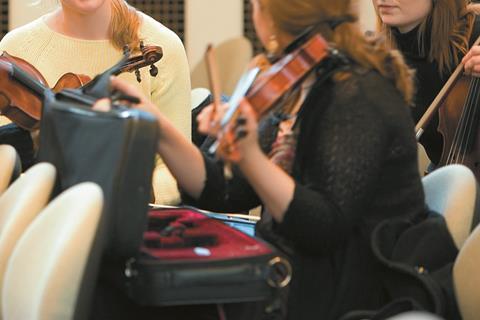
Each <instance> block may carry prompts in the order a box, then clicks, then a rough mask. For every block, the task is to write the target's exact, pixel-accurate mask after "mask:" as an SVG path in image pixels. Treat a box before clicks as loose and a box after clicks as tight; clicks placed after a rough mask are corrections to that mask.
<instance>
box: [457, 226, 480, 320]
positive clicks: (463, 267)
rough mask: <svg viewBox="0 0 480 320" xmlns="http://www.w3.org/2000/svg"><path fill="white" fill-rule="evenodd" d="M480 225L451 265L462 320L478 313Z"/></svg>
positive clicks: (479, 304) (479, 311)
mask: <svg viewBox="0 0 480 320" xmlns="http://www.w3.org/2000/svg"><path fill="white" fill-rule="evenodd" d="M479 266H480V226H478V227H477V228H475V230H474V231H473V233H472V234H471V235H470V236H469V237H468V239H467V240H466V242H465V244H464V245H463V247H462V248H461V250H460V252H459V254H458V257H457V259H456V260H455V264H454V266H453V283H454V287H455V294H456V297H457V302H458V307H459V309H460V313H461V315H462V318H463V320H475V319H478V317H479V315H480V303H479V301H480V290H479V288H480V272H479Z"/></svg>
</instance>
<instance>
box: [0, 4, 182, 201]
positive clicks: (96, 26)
mask: <svg viewBox="0 0 480 320" xmlns="http://www.w3.org/2000/svg"><path fill="white" fill-rule="evenodd" d="M140 41H143V42H144V44H145V45H158V46H160V47H162V49H163V53H164V55H163V58H162V59H161V60H160V61H159V62H157V63H156V66H157V67H158V75H157V76H156V77H152V76H150V74H149V70H148V68H143V69H140V73H141V79H142V81H141V82H140V83H138V82H137V80H136V75H135V74H134V73H125V74H122V75H121V76H120V77H121V78H122V79H125V80H126V81H128V82H130V83H132V84H134V85H135V86H136V87H137V88H138V89H139V90H141V91H142V92H143V94H144V95H145V96H147V97H148V98H149V100H151V101H152V102H153V103H154V104H155V105H156V106H157V107H158V108H159V110H161V111H162V113H164V114H165V115H166V116H167V117H168V118H169V119H170V120H171V121H172V122H173V123H174V125H175V127H176V128H177V129H179V130H180V131H181V132H182V133H183V134H184V135H185V136H186V137H189V136H190V125H191V124H190V122H191V121H190V119H191V116H190V109H191V108H190V79H189V68H188V62H187V59H186V55H185V50H184V48H183V45H182V43H181V41H180V39H179V38H178V37H177V35H175V34H174V33H173V32H172V31H171V30H169V29H167V28H166V27H165V26H163V25H162V24H161V23H159V22H157V21H155V20H154V19H153V18H151V17H149V16H147V15H145V14H143V13H142V12H139V11H137V10H135V9H134V8H133V7H131V6H129V5H128V4H127V3H126V1H124V0H92V1H81V0H60V6H59V7H58V9H57V10H55V11H53V12H51V13H49V14H46V15H45V16H42V17H40V18H39V19H37V20H35V21H33V22H31V23H29V24H27V25H25V26H23V27H20V28H18V29H15V30H13V31H11V32H9V33H8V34H7V35H6V36H5V37H4V38H3V39H2V41H1V42H0V50H4V51H7V52H8V53H9V54H11V55H13V56H17V57H19V58H23V59H25V60H26V61H28V62H29V63H31V64H32V65H34V66H35V67H36V68H37V69H38V70H39V71H40V73H41V74H42V75H43V76H44V77H45V79H46V80H47V82H48V84H49V85H50V86H53V85H54V84H55V83H56V82H57V80H58V79H59V78H60V77H61V76H62V75H63V74H65V73H67V72H73V73H76V74H84V75H87V76H89V77H91V78H93V77H94V76H95V75H97V74H99V73H101V72H103V71H105V70H106V69H108V68H109V67H111V66H112V65H114V64H115V63H116V62H117V61H119V60H120V58H121V57H122V54H123V47H124V46H125V45H128V46H129V48H130V49H131V50H132V52H133V51H134V50H138V47H139V43H140ZM22 138H24V139H25V140H26V143H27V144H28V142H30V145H31V141H30V137H29V135H28V133H24V134H23V136H21V137H19V138H18V139H22ZM20 144H21V143H20ZM153 187H154V193H155V198H156V201H157V202H158V203H163V204H172V203H175V202H176V201H178V200H179V197H178V196H179V195H178V192H177V191H176V189H177V188H176V185H175V180H174V179H173V178H172V177H171V175H170V173H169V172H168V169H167V168H166V167H165V165H164V164H163V162H162V161H161V159H159V161H158V163H157V166H156V170H155V174H154V181H153Z"/></svg>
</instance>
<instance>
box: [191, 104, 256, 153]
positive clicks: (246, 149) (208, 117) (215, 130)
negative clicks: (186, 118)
mask: <svg viewBox="0 0 480 320" xmlns="http://www.w3.org/2000/svg"><path fill="white" fill-rule="evenodd" d="M227 109H228V105H227V104H223V105H221V106H220V107H219V108H218V109H217V110H216V111H215V114H212V113H213V112H214V111H213V105H209V106H207V107H205V109H203V110H202V112H201V113H200V114H199V115H198V117H197V121H198V130H199V131H200V132H202V133H203V134H208V135H211V136H215V137H216V138H217V140H218V141H219V147H218V150H217V154H218V156H220V157H222V158H223V159H225V160H228V161H231V162H240V161H242V160H244V159H245V158H247V157H249V156H250V155H251V154H252V151H258V150H260V147H259V145H258V136H257V116H256V113H255V111H254V110H253V109H252V107H251V105H250V103H249V102H248V101H247V100H245V99H244V100H242V102H241V103H240V106H239V109H238V110H237V112H238V115H237V116H236V117H235V118H236V120H234V121H233V122H232V123H229V124H228V125H227V127H226V128H223V129H222V128H220V127H219V125H218V124H219V123H220V121H221V119H222V118H223V115H224V114H225V112H226V110H227Z"/></svg>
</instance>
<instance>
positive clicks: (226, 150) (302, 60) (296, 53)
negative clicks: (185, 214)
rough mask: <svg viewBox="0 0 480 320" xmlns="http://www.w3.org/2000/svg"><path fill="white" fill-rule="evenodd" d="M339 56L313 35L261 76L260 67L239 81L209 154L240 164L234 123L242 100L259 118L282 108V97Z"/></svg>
mask: <svg viewBox="0 0 480 320" xmlns="http://www.w3.org/2000/svg"><path fill="white" fill-rule="evenodd" d="M302 40H303V39H302ZM289 48H290V46H289ZM337 54H338V52H337V51H336V50H334V49H332V48H330V47H329V45H328V44H327V42H326V41H325V39H323V37H322V36H320V35H319V34H314V35H313V36H310V37H309V38H307V39H306V40H303V41H302V43H301V45H299V46H298V47H297V48H296V49H294V50H292V51H291V52H289V53H287V54H286V55H284V56H283V57H282V58H281V59H279V60H278V61H276V62H275V63H274V64H272V65H271V66H270V68H269V69H268V70H266V71H264V72H262V74H261V75H259V76H258V77H257V75H258V74H259V72H260V70H259V68H254V69H251V70H250V71H249V72H248V73H247V74H246V75H244V77H243V78H242V79H241V80H240V82H239V83H240V84H239V85H238V86H237V89H236V90H235V92H234V93H233V95H232V97H231V99H230V101H229V109H228V111H227V112H226V114H225V116H224V117H223V119H222V120H221V122H220V130H219V134H218V135H217V142H216V143H215V144H214V145H212V146H211V148H210V150H209V151H210V152H212V153H213V152H216V154H217V155H219V156H221V157H222V158H223V159H226V160H228V161H238V160H239V158H240V154H239V153H238V150H237V149H236V147H235V142H236V141H237V140H238V139H239V138H240V137H239V136H238V135H237V134H236V132H235V131H236V130H235V129H236V125H235V123H236V119H237V118H238V116H239V111H238V107H239V104H240V101H241V99H242V98H245V99H246V100H247V101H248V102H249V103H250V105H251V106H252V107H253V109H254V111H255V112H256V114H257V117H258V118H262V117H263V116H265V115H266V114H268V113H269V112H270V111H272V110H274V109H275V108H277V107H279V106H281V102H282V100H283V98H284V97H285V96H287V95H288V94H289V93H291V92H292V91H293V90H294V89H296V88H298V87H299V85H300V84H301V82H302V81H303V80H304V79H305V78H306V77H307V76H308V75H309V74H311V73H312V72H313V71H315V70H317V69H318V68H319V66H320V65H321V64H322V62H324V61H326V60H330V62H331V61H333V60H334V59H326V58H327V57H334V56H336V55H337ZM325 65H326V64H325ZM333 66H334V63H331V64H329V66H328V68H329V69H331V68H332V67H333Z"/></svg>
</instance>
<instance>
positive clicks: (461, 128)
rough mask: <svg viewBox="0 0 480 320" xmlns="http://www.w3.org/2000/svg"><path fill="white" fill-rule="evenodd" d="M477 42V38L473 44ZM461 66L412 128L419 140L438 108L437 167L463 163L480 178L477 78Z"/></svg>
mask: <svg viewBox="0 0 480 320" xmlns="http://www.w3.org/2000/svg"><path fill="white" fill-rule="evenodd" d="M479 43H480V37H479V38H478V39H477V40H476V41H475V43H474V44H473V45H474V46H475V45H478V44H479ZM463 69H464V66H463V63H460V64H459V65H458V66H457V68H456V69H455V71H454V72H453V73H452V75H451V76H450V78H449V79H448V80H447V82H446V83H445V85H444V86H443V88H442V90H440V92H439V93H438V95H437V96H436V97H435V99H434V100H433V102H432V103H431V104H430V106H429V107H428V109H427V111H426V112H425V114H424V115H423V116H422V118H421V119H420V120H419V121H418V123H417V125H416V127H415V131H416V134H417V140H418V139H420V137H421V135H422V134H423V132H424V128H425V127H426V126H427V124H428V122H429V121H430V120H431V119H432V118H433V115H434V114H435V112H437V111H438V115H439V124H438V128H437V130H438V131H439V132H440V133H441V135H442V138H443V150H442V155H441V158H440V162H439V166H445V165H448V164H454V163H456V164H463V165H465V166H467V167H468V168H470V169H471V170H472V171H473V173H474V174H475V176H476V177H477V180H478V181H480V139H478V137H479V133H480V131H479V128H480V126H479V125H480V112H479V108H478V102H479V100H478V99H479V97H480V78H477V77H472V76H466V75H465V74H464V72H463Z"/></svg>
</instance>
